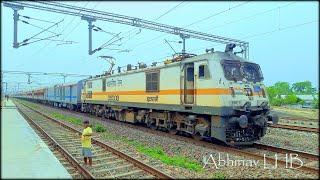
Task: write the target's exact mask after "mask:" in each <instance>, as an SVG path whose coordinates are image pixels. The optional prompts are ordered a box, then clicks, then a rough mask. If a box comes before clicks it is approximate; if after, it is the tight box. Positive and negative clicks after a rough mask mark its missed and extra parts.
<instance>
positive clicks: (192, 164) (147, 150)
mask: <svg viewBox="0 0 320 180" xmlns="http://www.w3.org/2000/svg"><path fill="white" fill-rule="evenodd" d="M103 137H104V138H106V139H109V140H121V141H123V142H124V143H126V144H128V145H131V146H133V147H134V148H135V149H136V150H137V151H138V152H140V153H143V154H145V155H147V156H149V157H152V158H154V159H157V160H160V161H161V162H163V163H164V164H167V165H172V166H177V167H182V168H185V169H189V170H193V171H196V172H201V171H203V168H202V165H201V164H200V163H199V162H197V161H196V160H190V159H189V158H187V157H184V156H180V155H175V156H169V155H168V154H167V153H166V152H165V151H164V150H163V148H161V147H159V146H158V147H149V146H146V145H144V144H143V143H141V142H138V141H136V140H129V139H127V138H126V137H119V136H115V135H113V134H110V133H108V132H106V133H104V134H103Z"/></svg>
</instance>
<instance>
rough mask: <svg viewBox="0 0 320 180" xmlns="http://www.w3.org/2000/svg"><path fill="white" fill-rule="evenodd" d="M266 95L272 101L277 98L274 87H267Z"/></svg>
mask: <svg viewBox="0 0 320 180" xmlns="http://www.w3.org/2000/svg"><path fill="white" fill-rule="evenodd" d="M267 94H268V97H269V99H273V98H275V97H276V96H277V90H276V89H275V87H274V86H270V87H267Z"/></svg>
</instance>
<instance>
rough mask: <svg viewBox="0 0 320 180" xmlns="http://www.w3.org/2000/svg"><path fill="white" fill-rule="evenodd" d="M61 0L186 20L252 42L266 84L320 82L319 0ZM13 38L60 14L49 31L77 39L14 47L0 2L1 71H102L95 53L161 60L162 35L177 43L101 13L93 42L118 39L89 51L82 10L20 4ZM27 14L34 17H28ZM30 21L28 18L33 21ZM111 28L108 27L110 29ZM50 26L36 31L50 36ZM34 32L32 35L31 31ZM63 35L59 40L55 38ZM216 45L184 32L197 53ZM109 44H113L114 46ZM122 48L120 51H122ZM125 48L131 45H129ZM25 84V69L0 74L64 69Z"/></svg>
mask: <svg viewBox="0 0 320 180" xmlns="http://www.w3.org/2000/svg"><path fill="white" fill-rule="evenodd" d="M63 3H65V4H70V5H75V6H79V7H86V8H90V9H91V8H92V9H95V10H101V11H105V12H111V13H116V14H121V15H127V16H132V17H137V18H141V19H145V20H150V21H155V22H159V23H163V24H168V25H173V26H178V27H185V28H187V29H191V30H196V31H200V32H205V33H210V34H214V35H219V36H223V37H229V38H234V39H239V40H243V41H247V42H249V46H250V51H249V52H250V55H249V60H251V61H253V62H255V63H258V64H259V65H260V66H261V69H262V72H263V75H264V82H265V84H266V85H267V86H269V85H272V84H274V83H276V82H278V81H286V82H289V83H291V84H292V83H294V82H299V81H305V80H308V81H311V82H312V84H313V86H315V87H319V84H318V78H319V77H318V71H319V52H318V49H319V42H318V39H319V34H318V31H319V18H318V17H319V12H318V6H319V4H318V2H296V1H292V2H290V1H284V2H282V1H279V2H271V1H268V2H248V1H244V2H241V1H236V2H228V1H225V2H224V1H219V2H198V1H196V2H190V1H186V2H182V1H172V2H171V1H170V2H166V1H164V2H161V1H157V2H139V1H137V2H123V1H121V2H108V1H107V2H103V1H90V2H86V1H79V2H76V1H71V2H63ZM19 14H20V15H21V16H20V20H25V21H27V22H28V23H30V24H31V25H30V24H29V25H28V24H25V23H23V22H22V21H19V23H18V41H19V42H21V41H23V40H24V39H26V38H29V37H31V36H33V35H34V34H37V33H38V32H40V31H41V29H39V28H36V27H35V26H38V27H41V28H46V27H49V26H51V25H52V23H48V22H43V21H38V20H35V19H40V20H46V21H51V22H59V21H61V20H63V21H62V22H61V23H59V24H58V26H54V27H53V28H51V29H50V31H53V32H56V33H61V34H62V35H61V36H59V37H55V38H52V39H55V40H64V41H74V42H76V43H73V44H62V45H61V42H57V41H46V40H44V41H39V42H37V43H33V44H29V45H27V46H22V47H19V48H18V49H15V48H13V47H12V44H13V10H12V9H10V8H7V7H4V6H3V4H2V3H1V23H2V24H1V28H2V29H1V35H2V39H1V51H2V54H1V63H2V64H1V65H2V68H1V70H2V71H28V72H59V73H74V74H82V75H97V74H102V73H103V72H104V71H106V70H107V69H108V68H109V64H108V63H107V62H106V61H105V60H102V59H100V58H98V56H102V55H104V56H112V57H114V58H115V61H116V66H115V67H117V66H125V65H126V64H129V63H130V64H137V63H138V62H145V63H147V64H148V65H150V64H151V63H152V62H156V61H163V60H165V59H166V58H167V57H170V56H171V55H172V54H173V51H172V49H171V48H170V47H169V45H168V44H166V43H165V39H166V40H167V41H169V42H170V44H171V45H172V47H173V48H174V49H175V51H177V52H180V51H181V49H182V45H181V44H179V43H177V41H180V38H179V36H175V35H171V34H165V33H161V32H157V31H151V30H148V29H139V28H137V27H132V26H127V25H120V24H115V23H111V22H106V21H99V20H98V21H96V22H94V23H93V24H94V25H95V26H98V27H100V28H102V29H103V30H104V31H105V32H96V31H93V43H92V44H93V49H95V48H97V47H99V46H101V45H102V44H104V43H105V42H107V41H108V40H110V39H111V38H112V37H113V35H111V34H109V33H110V32H111V33H115V34H117V33H120V35H119V36H120V37H123V39H122V40H121V41H119V42H116V43H115V45H112V46H109V47H108V48H109V49H103V50H101V51H98V52H96V53H95V54H93V55H88V23H87V22H86V21H84V20H81V18H80V17H74V16H69V15H64V14H57V13H53V12H47V11H41V10H34V9H30V8H25V9H24V10H20V11H19ZM22 16H29V17H31V18H35V19H25V18H23V17H22ZM32 25H33V26H32ZM107 32H109V33H107ZM52 35H53V34H51V33H49V32H45V33H42V34H40V35H38V36H36V38H46V37H49V36H52ZM35 40H37V39H35ZM59 43H60V45H59ZM212 47H214V48H215V50H217V51H224V48H225V45H223V44H220V45H219V44H216V43H214V42H208V41H202V40H196V39H188V40H187V41H186V51H187V52H190V53H194V54H202V53H205V49H206V48H212ZM112 49H113V50H112ZM115 49H120V50H122V52H119V50H115ZM127 50H129V52H126V51H127ZM30 79H31V80H30V81H31V82H34V83H31V84H27V83H26V82H27V81H28V77H27V76H26V75H14V74H7V73H5V74H4V75H3V81H4V82H8V88H9V89H11V90H12V89H13V90H17V82H21V83H20V84H19V86H20V87H19V88H20V90H21V89H30V88H35V87H38V86H46V85H50V84H55V83H62V82H63V77H62V76H36V75H35V76H31V78H30ZM79 79H81V78H79V77H77V78H74V77H67V78H66V82H75V81H76V80H79Z"/></svg>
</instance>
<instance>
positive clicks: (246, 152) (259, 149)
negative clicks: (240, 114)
mask: <svg viewBox="0 0 320 180" xmlns="http://www.w3.org/2000/svg"><path fill="white" fill-rule="evenodd" d="M49 107H51V106H49ZM51 108H52V107H51ZM54 109H57V110H61V111H66V112H69V113H72V114H78V115H80V116H86V117H90V118H95V119H97V120H98V121H101V118H99V117H97V116H94V115H90V114H83V113H80V112H75V111H69V110H66V109H61V108H54ZM104 120H106V121H108V122H110V123H116V124H118V123H119V124H121V125H123V126H127V127H130V128H136V129H139V130H142V131H145V132H148V133H152V134H157V135H160V136H166V137H168V138H173V139H177V140H181V141H184V142H188V143H193V144H197V145H200V146H203V147H207V148H212V149H215V150H218V151H221V152H230V153H233V154H237V155H240V156H245V157H248V158H254V159H257V160H262V161H267V162H274V161H275V158H272V157H270V156H266V157H264V156H263V154H264V153H267V154H270V152H272V153H273V154H272V155H274V154H276V153H277V154H280V155H283V156H284V155H285V154H290V153H291V154H298V156H299V157H301V158H303V161H304V165H303V166H302V167H300V168H299V169H300V170H303V171H307V172H310V173H316V174H318V171H319V168H318V167H315V166H316V165H317V164H318V162H319V155H315V154H310V153H307V152H301V151H296V150H291V149H285V148H281V147H274V146H270V145H265V144H259V143H255V144H254V145H253V146H250V147H248V148H240V149H237V148H234V147H228V146H223V145H217V144H212V143H208V142H206V141H199V140H196V139H192V138H187V137H183V136H176V135H171V134H170V133H165V132H161V131H155V130H151V129H149V128H146V127H142V126H136V125H133V124H128V123H124V122H119V121H114V120H109V119H104ZM102 123H104V124H106V122H105V121H102ZM272 155H271V156H272ZM315 162H316V163H315ZM277 163H278V165H281V166H283V167H285V166H286V165H287V163H288V162H286V161H285V160H283V159H277ZM315 164H316V165H315ZM292 165H293V167H299V166H300V164H298V163H295V162H293V163H292ZM306 165H308V166H306Z"/></svg>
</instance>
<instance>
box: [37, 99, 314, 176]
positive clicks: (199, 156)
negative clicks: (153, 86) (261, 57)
mask: <svg viewBox="0 0 320 180" xmlns="http://www.w3.org/2000/svg"><path fill="white" fill-rule="evenodd" d="M38 106H39V109H38V110H41V111H42V112H45V113H47V114H50V113H51V112H57V111H58V112H59V113H61V114H64V115H67V116H73V117H77V118H81V119H83V118H87V119H90V121H91V122H92V123H97V122H99V123H102V124H103V125H104V126H105V128H106V129H107V132H109V133H112V134H114V135H116V136H119V137H126V138H128V139H130V140H139V141H140V142H141V143H143V144H145V145H147V146H149V147H157V146H160V147H162V148H163V149H164V151H165V152H166V153H167V154H169V155H182V156H185V157H188V158H190V159H195V160H197V161H199V162H200V163H201V164H202V160H203V156H208V155H210V154H212V155H213V157H215V158H214V159H215V160H216V162H217V160H218V155H219V154H220V155H221V157H222V159H224V160H225V159H226V153H225V152H219V151H217V150H215V149H212V148H207V147H203V146H200V145H196V144H193V143H188V142H185V141H181V140H177V139H172V138H168V137H166V136H161V135H157V134H153V133H148V132H144V131H141V130H137V129H135V128H131V127H128V126H124V125H121V123H117V122H115V121H100V120H99V119H100V118H88V117H85V116H84V115H81V114H75V113H72V112H68V111H62V110H58V109H56V108H52V107H48V106H43V105H38ZM68 124H69V123H68ZM72 126H74V127H77V128H80V129H81V127H80V126H76V125H72ZM273 131H274V130H270V131H269V132H268V134H267V136H266V138H265V140H263V141H262V142H263V143H267V144H268V143H269V144H273V143H274V144H277V143H275V142H274V141H275V140H274V138H272V137H274V135H272V134H271V133H273ZM269 136H271V137H269ZM278 137H282V138H283V139H288V138H289V137H288V138H284V136H283V135H281V136H278ZM303 137H304V136H303ZM290 138H291V137H290ZM99 139H100V140H102V141H104V142H107V143H109V144H110V145H111V146H113V147H117V148H123V147H125V151H126V152H132V153H134V154H138V155H137V158H138V159H140V158H141V160H142V161H143V162H145V163H147V164H151V165H155V166H154V167H155V168H157V169H161V170H162V171H164V172H166V173H168V174H169V175H171V176H173V177H175V178H212V177H217V174H218V175H220V174H222V175H223V176H224V177H226V178H318V175H317V174H309V173H307V172H303V171H300V170H292V169H285V168H283V167H278V168H277V169H264V163H263V162H262V161H259V163H258V165H257V166H256V167H255V166H252V167H248V166H219V169H216V168H215V167H214V165H209V166H210V168H209V167H207V168H206V170H204V171H200V172H196V171H192V170H189V169H185V168H181V167H177V166H170V165H167V164H164V163H162V162H161V161H159V160H156V159H153V158H151V157H148V156H146V155H144V154H142V153H139V152H137V150H136V149H135V148H134V147H132V146H128V144H126V143H125V142H122V141H121V140H118V139H105V138H103V137H100V138H99ZM312 139H315V137H313V138H312ZM270 140H271V141H270ZM280 140H281V138H280ZM280 140H278V144H281V141H280ZM302 142H304V141H302ZM301 144H302V143H301ZM312 147H313V148H312V150H315V148H314V147H315V146H312ZM295 149H297V148H295ZM228 156H229V159H231V160H250V159H248V158H245V157H241V156H238V155H234V154H228ZM251 160H252V159H251ZM211 162H212V161H211ZM270 163H272V162H270ZM268 164H269V162H268ZM271 165H272V164H271ZM271 165H270V164H269V165H268V167H270V166H271Z"/></svg>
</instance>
